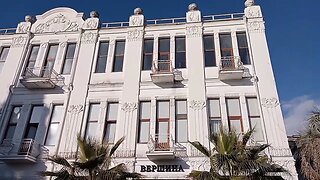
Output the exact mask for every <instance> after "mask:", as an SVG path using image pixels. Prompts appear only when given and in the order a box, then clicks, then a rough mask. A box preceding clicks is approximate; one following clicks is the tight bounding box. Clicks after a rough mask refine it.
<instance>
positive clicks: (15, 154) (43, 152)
mask: <svg viewBox="0 0 320 180" xmlns="http://www.w3.org/2000/svg"><path fill="white" fill-rule="evenodd" d="M47 155H48V149H47V148H45V147H44V146H43V145H40V144H39V143H36V142H35V141H34V140H33V139H22V140H21V141H11V140H8V139H5V140H4V141H3V142H2V144H1V145H0V161H4V162H5V163H35V162H37V160H38V159H40V158H44V157H46V156H47Z"/></svg>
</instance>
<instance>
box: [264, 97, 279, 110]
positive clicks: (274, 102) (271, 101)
mask: <svg viewBox="0 0 320 180" xmlns="http://www.w3.org/2000/svg"><path fill="white" fill-rule="evenodd" d="M261 105H262V106H263V107H266V108H275V107H277V106H279V105H280V103H279V100H278V99H277V98H262V99H261Z"/></svg>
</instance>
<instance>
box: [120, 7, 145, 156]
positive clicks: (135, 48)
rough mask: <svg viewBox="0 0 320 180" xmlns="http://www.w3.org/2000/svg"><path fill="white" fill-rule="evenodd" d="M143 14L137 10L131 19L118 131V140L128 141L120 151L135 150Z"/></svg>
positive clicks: (127, 39)
mask: <svg viewBox="0 0 320 180" xmlns="http://www.w3.org/2000/svg"><path fill="white" fill-rule="evenodd" d="M142 13H143V11H142V9H140V8H136V9H135V10H134V15H132V16H130V18H129V28H128V31H127V38H126V46H125V54H124V68H123V73H124V75H123V77H124V85H123V94H122V99H121V102H122V103H121V113H120V118H119V119H118V121H117V130H116V139H120V138H121V137H123V136H125V137H126V139H125V141H124V142H123V143H122V145H121V146H120V147H119V151H132V150H135V144H136V137H137V119H138V106H139V104H138V102H139V88H140V72H141V57H142V49H143V37H144V16H143V14H142Z"/></svg>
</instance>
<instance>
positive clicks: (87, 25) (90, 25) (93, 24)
mask: <svg viewBox="0 0 320 180" xmlns="http://www.w3.org/2000/svg"><path fill="white" fill-rule="evenodd" d="M98 27H99V18H96V17H93V18H88V19H87V20H86V21H85V22H84V24H83V27H82V28H83V29H97V28H98Z"/></svg>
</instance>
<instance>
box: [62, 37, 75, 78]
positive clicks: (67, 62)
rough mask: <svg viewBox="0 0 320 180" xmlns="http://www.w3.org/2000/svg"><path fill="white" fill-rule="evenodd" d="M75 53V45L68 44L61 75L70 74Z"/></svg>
mask: <svg viewBox="0 0 320 180" xmlns="http://www.w3.org/2000/svg"><path fill="white" fill-rule="evenodd" d="M75 51H76V44H75V43H70V44H68V46H67V53H66V56H65V58H64V64H63V66H62V74H70V73H71V68H72V63H73V59H74V53H75Z"/></svg>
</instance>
